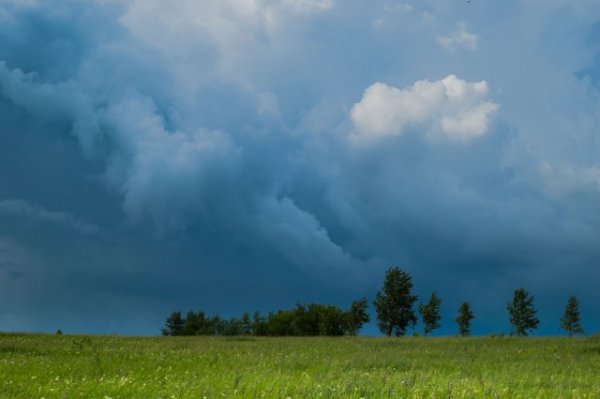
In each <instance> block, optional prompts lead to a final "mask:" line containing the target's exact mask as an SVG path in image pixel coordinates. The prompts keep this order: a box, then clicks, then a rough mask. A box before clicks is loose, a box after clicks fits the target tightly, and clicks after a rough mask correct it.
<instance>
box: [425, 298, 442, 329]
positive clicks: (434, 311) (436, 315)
mask: <svg viewBox="0 0 600 399" xmlns="http://www.w3.org/2000/svg"><path fill="white" fill-rule="evenodd" d="M441 304H442V300H441V299H440V298H439V297H438V296H437V294H436V293H435V292H434V293H432V294H431V297H430V298H429V302H427V303H426V304H420V305H419V313H420V314H421V318H422V320H423V334H424V335H426V336H427V335H429V333H431V332H432V331H433V330H435V329H437V328H440V319H441V318H442V317H441V316H440V305H441Z"/></svg>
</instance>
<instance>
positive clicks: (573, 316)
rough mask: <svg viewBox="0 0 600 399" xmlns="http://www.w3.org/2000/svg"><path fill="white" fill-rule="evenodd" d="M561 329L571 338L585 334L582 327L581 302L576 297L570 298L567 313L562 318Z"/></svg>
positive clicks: (566, 308)
mask: <svg viewBox="0 0 600 399" xmlns="http://www.w3.org/2000/svg"><path fill="white" fill-rule="evenodd" d="M560 328H562V329H563V330H565V331H566V332H567V333H568V334H569V337H572V336H573V335H575V334H583V327H581V316H580V314H579V301H578V300H577V298H576V297H575V296H571V297H569V300H568V301H567V306H566V307H565V312H564V313H563V315H562V317H561V318H560Z"/></svg>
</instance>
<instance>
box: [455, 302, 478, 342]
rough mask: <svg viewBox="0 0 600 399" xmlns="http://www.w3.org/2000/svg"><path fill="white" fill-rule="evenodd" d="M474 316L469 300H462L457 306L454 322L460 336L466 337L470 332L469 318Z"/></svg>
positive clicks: (471, 318)
mask: <svg viewBox="0 0 600 399" xmlns="http://www.w3.org/2000/svg"><path fill="white" fill-rule="evenodd" d="M473 318H475V315H474V314H473V311H472V310H471V305H470V304H469V302H464V303H463V304H462V305H460V308H458V316H456V323H457V324H458V333H459V334H460V335H461V336H462V337H468V336H469V334H471V320H473Z"/></svg>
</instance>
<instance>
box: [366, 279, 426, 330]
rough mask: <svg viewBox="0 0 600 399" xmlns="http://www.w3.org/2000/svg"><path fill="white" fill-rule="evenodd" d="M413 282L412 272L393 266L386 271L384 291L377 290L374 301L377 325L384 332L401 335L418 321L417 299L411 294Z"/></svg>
mask: <svg viewBox="0 0 600 399" xmlns="http://www.w3.org/2000/svg"><path fill="white" fill-rule="evenodd" d="M412 288H413V283H412V280H411V277H410V274H408V273H406V272H404V271H402V270H400V268H398V267H392V268H390V269H388V270H387V272H386V273H385V279H384V281H383V289H382V291H378V292H377V297H376V299H375V301H374V302H373V303H374V305H375V311H376V312H377V326H378V327H379V329H380V330H381V332H382V333H384V334H386V335H387V336H391V335H392V333H394V334H395V335H396V336H401V335H404V334H405V333H406V329H407V328H408V327H409V326H414V325H415V324H416V323H417V316H416V315H415V311H414V310H413V305H414V303H415V301H416V300H417V296H416V295H412V294H411V289H412Z"/></svg>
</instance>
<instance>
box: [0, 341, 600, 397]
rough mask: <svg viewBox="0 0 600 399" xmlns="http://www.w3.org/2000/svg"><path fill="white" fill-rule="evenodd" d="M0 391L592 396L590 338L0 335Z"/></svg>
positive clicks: (596, 345) (595, 374) (599, 363)
mask: <svg viewBox="0 0 600 399" xmlns="http://www.w3.org/2000/svg"><path fill="white" fill-rule="evenodd" d="M0 397H1V398H11V399H12V398H203V397H206V398H224V397H227V398H238V397H240V398H263V397H264V398H287V397H289V398H361V397H364V398H405V397H406V398H433V397H436V398H494V397H497V398H544V397H548V398H600V338H579V339H566V338H540V339H531V338H530V339H518V338H468V339H460V338H401V339H395V338H392V339H389V338H205V337H189V338H187V337H182V338H129V337H88V336H65V335H63V336H51V335H23V334H3V335H0Z"/></svg>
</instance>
